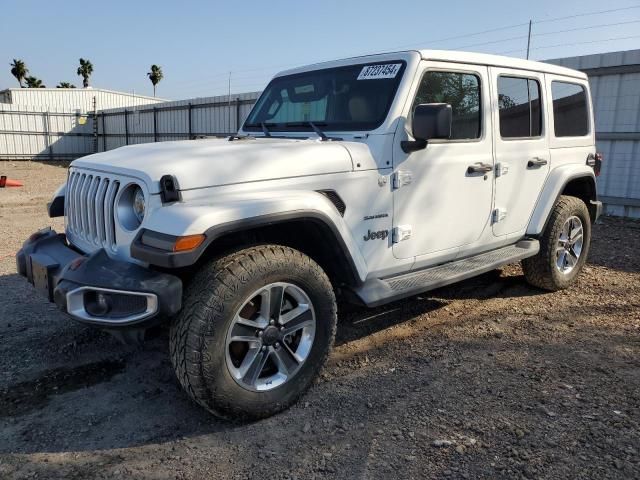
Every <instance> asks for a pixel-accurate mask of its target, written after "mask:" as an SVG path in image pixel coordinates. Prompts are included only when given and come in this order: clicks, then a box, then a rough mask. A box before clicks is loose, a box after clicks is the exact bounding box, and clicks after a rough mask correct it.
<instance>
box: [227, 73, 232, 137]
mask: <svg viewBox="0 0 640 480" xmlns="http://www.w3.org/2000/svg"><path fill="white" fill-rule="evenodd" d="M227 102H228V110H229V133H233V132H232V131H231V71H229V90H228V91H227Z"/></svg>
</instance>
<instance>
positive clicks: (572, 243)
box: [569, 229, 582, 245]
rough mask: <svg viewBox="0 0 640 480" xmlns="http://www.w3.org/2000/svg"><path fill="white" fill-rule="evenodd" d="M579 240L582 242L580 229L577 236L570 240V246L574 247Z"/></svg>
mask: <svg viewBox="0 0 640 480" xmlns="http://www.w3.org/2000/svg"><path fill="white" fill-rule="evenodd" d="M579 240H582V229H580V233H579V234H577V235H576V236H575V237H572V238H571V241H570V242H569V243H571V245H575V244H576V243H578V241H579Z"/></svg>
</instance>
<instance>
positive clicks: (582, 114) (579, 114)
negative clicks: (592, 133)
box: [551, 82, 589, 137]
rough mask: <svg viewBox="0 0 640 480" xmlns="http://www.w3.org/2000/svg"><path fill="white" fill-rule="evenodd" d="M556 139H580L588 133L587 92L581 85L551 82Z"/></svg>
mask: <svg viewBox="0 0 640 480" xmlns="http://www.w3.org/2000/svg"><path fill="white" fill-rule="evenodd" d="M551 96H552V97H553V123H554V131H555V134H556V137H582V136H584V135H587V134H588V133H589V109H588V108H587V92H586V90H585V88H584V87H583V86H582V85H577V84H575V83H568V82H551Z"/></svg>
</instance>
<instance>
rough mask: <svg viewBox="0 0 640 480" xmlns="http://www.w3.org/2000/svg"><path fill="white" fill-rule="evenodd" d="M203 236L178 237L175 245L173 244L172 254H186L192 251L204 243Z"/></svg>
mask: <svg viewBox="0 0 640 480" xmlns="http://www.w3.org/2000/svg"><path fill="white" fill-rule="evenodd" d="M204 238H205V237H204V235H203V234H198V235H187V236H185V237H178V239H177V240H176V243H174V244H173V251H174V252H186V251H187V250H193V249H194V248H198V247H199V246H200V245H201V244H202V242H204Z"/></svg>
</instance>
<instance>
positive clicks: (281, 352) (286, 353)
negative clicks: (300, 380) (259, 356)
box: [273, 344, 300, 375]
mask: <svg viewBox="0 0 640 480" xmlns="http://www.w3.org/2000/svg"><path fill="white" fill-rule="evenodd" d="M273 354H274V356H275V360H276V364H277V365H278V370H280V371H281V372H282V373H284V374H286V375H290V374H291V373H292V372H293V371H295V369H296V368H298V364H299V363H300V362H299V360H298V358H297V357H296V355H295V353H293V352H292V351H291V350H290V349H289V346H288V345H286V344H282V345H281V346H280V348H275V349H274V350H273Z"/></svg>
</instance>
